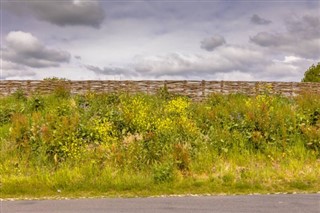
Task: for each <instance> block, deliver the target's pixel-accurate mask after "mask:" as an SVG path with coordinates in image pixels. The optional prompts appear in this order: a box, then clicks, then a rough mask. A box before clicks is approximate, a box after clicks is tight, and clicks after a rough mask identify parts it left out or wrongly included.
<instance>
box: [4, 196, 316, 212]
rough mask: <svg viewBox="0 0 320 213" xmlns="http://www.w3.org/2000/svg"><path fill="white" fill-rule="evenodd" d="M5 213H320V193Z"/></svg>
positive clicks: (47, 206)
mask: <svg viewBox="0 0 320 213" xmlns="http://www.w3.org/2000/svg"><path fill="white" fill-rule="evenodd" d="M0 210H1V211H0V212H1V213H18V212H19V213H22V212H32V213H40V212H41V213H49V212H50V213H55V212H57V213H58V212H59V213H67V212H68V213H84V212H86V213H102V212H112V213H120V212H121V213H123V212H124V213H129V212H130V213H140V212H152V213H169V212H175V213H198V212H199V213H209V212H210V213H214V212H221V213H226V212H237V213H239V212H245V213H251V212H252V213H260V212H263V213H268V212H270V213H271V212H272V213H278V212H279V213H280V212H281V213H286V212H288V213H296V212H297V213H298V212H299V213H300V212H301V213H302V212H303V213H304V212H306V213H320V194H296V195H292V194H291V195H246V196H243V195H238V196H197V197H159V198H126V199H123V198H113V199H112V198H106V199H75V200H31V201H1V206H0Z"/></svg>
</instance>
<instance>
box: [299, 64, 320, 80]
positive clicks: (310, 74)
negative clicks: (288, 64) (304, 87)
mask: <svg viewBox="0 0 320 213" xmlns="http://www.w3.org/2000/svg"><path fill="white" fill-rule="evenodd" d="M302 82H320V62H319V63H318V65H317V66H315V65H314V64H312V65H311V67H309V69H308V70H307V71H306V72H305V73H304V78H303V79H302Z"/></svg>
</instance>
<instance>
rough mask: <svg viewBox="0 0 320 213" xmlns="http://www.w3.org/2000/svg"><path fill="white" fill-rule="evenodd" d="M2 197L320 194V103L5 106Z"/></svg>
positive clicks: (25, 102) (104, 99)
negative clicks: (282, 192)
mask: <svg viewBox="0 0 320 213" xmlns="http://www.w3.org/2000/svg"><path fill="white" fill-rule="evenodd" d="M0 122H1V123H0V147H1V151H0V153H1V155H0V177H1V197H11V196H18V197H23V196H27V197H30V196H36V197H39V196H40V197H41V196H58V197H59V196H99V195H106V196H121V195H123V196H135V195H141V196H146V195H157V194H178V193H252V192H277V191H288V192H293V191H309V192H310V191H311V192H315V191H320V178H319V177H320V160H319V158H320V95H319V94H303V95H301V96H297V97H294V98H285V97H281V96H272V95H268V94H267V93H266V94H263V95H258V96H255V97H248V96H245V95H241V94H233V95H219V94H213V95H211V96H210V97H208V99H207V100H205V101H202V102H192V101H191V100H190V99H188V98H187V97H183V96H176V95H173V94H169V93H167V92H165V91H162V92H159V94H157V95H146V94H135V95H128V94H95V93H90V92H88V93H87V94H84V95H74V96H73V95H71V94H70V93H69V92H68V91H65V90H64V89H63V88H59V90H57V91H55V92H54V93H52V94H49V95H40V94H34V95H33V96H30V97H26V96H24V94H23V92H21V91H18V92H16V93H15V94H13V95H12V96H9V97H3V98H1V99H0Z"/></svg>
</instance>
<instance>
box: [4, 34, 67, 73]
mask: <svg viewBox="0 0 320 213" xmlns="http://www.w3.org/2000/svg"><path fill="white" fill-rule="evenodd" d="M5 45H6V47H5V48H3V49H2V51H3V59H4V60H6V61H10V62H12V63H15V64H20V65H24V66H28V67H33V68H43V67H58V66H60V64H61V63H68V62H69V60H70V54H69V53H68V52H66V51H61V50H56V49H51V48H48V47H46V46H44V45H43V44H42V43H41V42H40V41H39V40H38V39H37V38H36V37H34V36H33V35H32V34H30V33H26V32H21V31H13V32H10V33H9V34H8V35H7V37H6V39H5Z"/></svg>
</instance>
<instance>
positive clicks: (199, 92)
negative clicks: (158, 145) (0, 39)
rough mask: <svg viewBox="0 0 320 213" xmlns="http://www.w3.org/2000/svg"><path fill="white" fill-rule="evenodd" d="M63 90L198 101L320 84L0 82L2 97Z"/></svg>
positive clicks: (293, 91)
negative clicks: (162, 92) (164, 95)
mask: <svg viewBox="0 0 320 213" xmlns="http://www.w3.org/2000/svg"><path fill="white" fill-rule="evenodd" d="M59 87H64V88H66V89H68V90H70V91H71V93H72V94H82V93H86V92H88V91H92V92H96V93H113V92H127V93H138V92H144V93H148V94H154V93H156V92H157V91H159V89H161V88H164V87H166V88H167V90H168V91H169V92H172V93H175V94H181V95H186V96H189V97H190V98H192V99H194V100H201V99H203V98H205V97H207V96H208V95H210V94H212V93H222V94H230V93H243V94H247V95H257V94H261V93H266V92H268V93H270V94H279V95H284V96H295V95H298V94H300V93H303V92H312V93H319V94H320V83H298V82H250V81H52V80H44V81H14V80H4V81H0V96H6V95H10V94H12V93H14V92H15V91H17V90H22V91H24V93H25V94H27V95H30V94H32V93H35V92H38V93H42V94H46V93H50V92H52V91H54V90H56V89H57V88H59Z"/></svg>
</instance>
